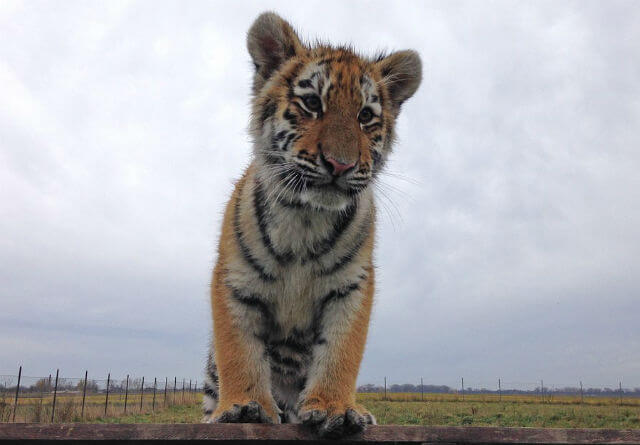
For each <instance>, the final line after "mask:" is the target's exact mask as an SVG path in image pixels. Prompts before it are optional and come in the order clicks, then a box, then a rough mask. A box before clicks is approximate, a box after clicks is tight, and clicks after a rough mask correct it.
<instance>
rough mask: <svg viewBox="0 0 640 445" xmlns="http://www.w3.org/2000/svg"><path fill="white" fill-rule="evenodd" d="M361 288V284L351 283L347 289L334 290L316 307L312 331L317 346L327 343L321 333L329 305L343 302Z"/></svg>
mask: <svg viewBox="0 0 640 445" xmlns="http://www.w3.org/2000/svg"><path fill="white" fill-rule="evenodd" d="M359 288H360V283H351V284H350V285H348V286H347V287H346V288H343V289H334V290H332V291H331V292H329V293H328V294H327V295H325V296H324V297H322V299H321V300H320V303H319V304H318V305H317V306H316V309H315V311H314V315H313V322H312V326H311V330H312V332H313V339H314V343H315V344H323V343H326V340H325V339H323V338H322V336H321V331H322V328H323V322H324V313H325V310H326V309H327V306H328V305H329V303H332V302H333V301H337V300H342V299H344V298H346V297H347V296H349V295H350V294H351V293H352V292H353V291H355V290H357V289H359Z"/></svg>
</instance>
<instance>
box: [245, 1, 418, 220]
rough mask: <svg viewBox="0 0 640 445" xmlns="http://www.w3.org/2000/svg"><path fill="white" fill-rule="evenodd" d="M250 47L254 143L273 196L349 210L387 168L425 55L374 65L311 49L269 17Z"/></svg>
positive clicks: (256, 28)
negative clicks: (397, 123) (396, 129)
mask: <svg viewBox="0 0 640 445" xmlns="http://www.w3.org/2000/svg"><path fill="white" fill-rule="evenodd" d="M247 46H248V49H249V53H250V54H251V58H252V60H253V64H254V66H255V75H254V82H253V93H254V100H253V114H252V120H251V133H252V136H253V138H254V143H255V156H256V158H257V160H258V163H259V164H258V165H259V166H260V167H259V169H260V175H261V177H262V178H263V179H264V180H266V181H269V182H270V185H271V186H272V187H273V188H274V190H273V193H272V194H271V195H272V196H277V197H278V199H282V200H285V201H288V202H290V203H298V204H307V205H310V206H312V207H315V208H319V209H329V210H342V209H344V208H345V207H346V206H348V205H349V203H350V202H351V201H352V200H353V199H354V197H356V196H357V195H359V194H360V193H362V192H363V191H364V190H366V189H367V187H368V186H369V184H370V183H371V181H372V179H374V178H375V176H376V174H377V173H378V172H379V171H380V169H381V168H382V167H383V165H384V163H385V159H386V157H387V155H388V153H389V152H390V150H391V145H392V143H393V139H394V124H395V120H396V118H397V116H398V113H399V112H400V106H401V105H402V103H403V102H404V101H405V100H407V99H408V98H410V97H411V96H412V95H413V94H414V93H415V91H416V89H417V88H418V85H419V84H420V80H421V77H422V66H421V62H420V58H419V56H418V54H417V53H416V52H414V51H400V52H396V53H393V54H390V55H388V56H386V57H385V56H381V57H378V58H375V59H368V58H364V57H361V56H359V55H357V54H356V53H355V52H353V51H352V50H351V49H349V48H333V47H330V46H325V45H317V46H308V45H305V44H303V43H302V42H301V41H300V39H299V38H298V36H297V35H296V33H295V31H294V30H293V28H292V27H291V25H289V23H287V22H286V21H285V20H283V19H282V18H280V17H279V16H278V15H276V14H274V13H270V12H267V13H264V14H262V15H260V16H259V17H258V19H257V20H256V21H255V23H254V24H253V26H252V27H251V29H250V30H249V33H248V37H247Z"/></svg>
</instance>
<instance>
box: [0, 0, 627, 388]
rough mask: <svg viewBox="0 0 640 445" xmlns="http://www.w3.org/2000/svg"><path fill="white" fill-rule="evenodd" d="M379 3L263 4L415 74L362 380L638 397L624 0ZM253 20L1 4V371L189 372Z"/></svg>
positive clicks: (240, 116)
mask: <svg viewBox="0 0 640 445" xmlns="http://www.w3.org/2000/svg"><path fill="white" fill-rule="evenodd" d="M380 5H381V3H380V4H378V3H376V2H347V3H345V2H317V3H313V2H312V3H310V4H308V6H306V7H305V8H300V7H299V5H297V4H293V3H287V2H275V3H273V4H271V5H270V8H271V9H274V10H276V11H278V12H280V13H281V14H282V15H283V16H285V17H288V18H289V19H290V20H291V21H292V23H294V24H295V25H296V26H297V27H298V29H300V30H301V32H302V35H303V36H304V37H307V38H314V37H315V36H318V37H320V38H323V39H325V40H329V41H332V42H343V43H344V42H346V43H352V44H353V45H354V46H355V47H356V48H359V49H361V50H362V51H363V52H365V53H369V54H371V53H374V52H376V51H377V50H380V49H388V50H395V49H403V48H415V49H417V50H418V51H419V52H420V53H421V55H422V57H423V62H424V65H425V80H424V83H423V85H422V87H421V89H420V90H419V91H418V93H417V95H416V96H415V97H414V98H413V99H412V100H410V101H409V102H408V103H407V104H406V105H405V106H404V109H403V114H402V116H401V118H400V121H399V123H398V133H399V144H398V146H397V147H396V149H395V153H394V154H393V160H392V162H391V163H390V167H389V170H390V171H389V174H388V175H386V176H385V177H384V178H383V181H382V184H381V186H380V187H381V191H382V192H384V194H385V195H387V196H386V197H385V196H383V195H382V194H381V195H380V196H379V198H380V199H379V201H380V204H381V206H380V207H381V209H380V218H379V220H380V224H379V233H378V249H377V254H376V257H377V264H378V267H379V273H378V278H379V285H378V292H377V302H376V306H375V313H374V318H373V321H372V328H371V336H370V340H369V343H368V349H367V353H366V355H365V360H364V363H363V368H362V373H361V378H360V381H361V382H376V383H380V382H381V381H382V378H383V376H385V375H387V376H390V378H391V379H392V381H393V382H396V383H398V382H404V381H413V382H416V381H418V380H419V378H420V377H421V376H423V377H424V378H425V381H429V382H433V383H443V384H449V385H453V386H455V385H457V382H458V379H459V377H460V376H465V380H466V381H468V382H470V383H471V384H473V383H474V382H475V383H477V384H478V385H480V384H484V385H490V384H494V383H495V382H494V380H496V379H497V378H498V377H501V378H503V379H504V380H507V381H521V382H537V381H538V379H540V378H544V379H545V382H551V383H559V384H561V383H567V384H575V383H576V382H577V381H578V380H580V379H582V380H583V381H585V384H591V385H593V386H596V385H609V386H613V385H615V383H616V382H617V381H619V380H622V381H623V384H624V385H625V386H630V387H631V386H639V385H640V380H638V378H639V377H638V376H640V357H639V356H638V354H637V351H638V350H640V348H638V346H640V345H638V339H639V338H640V328H639V327H638V326H639V325H638V323H636V322H635V318H637V317H636V315H637V314H638V313H640V300H638V298H637V293H638V289H640V279H639V278H638V277H640V270H639V267H638V261H637V259H638V258H639V254H640V232H639V230H638V227H640V205H639V204H640V179H639V178H640V177H639V176H638V174H637V172H638V167H640V152H639V151H638V149H637V147H638V146H640V136H639V133H638V128H640V92H639V91H638V84H637V79H638V78H639V77H640V51H638V49H639V48H638V43H637V42H640V30H638V27H637V26H636V24H637V23H638V20H639V19H640V7H638V6H636V5H635V4H633V3H628V2H606V3H603V2H561V3H558V2H535V3H532V2H518V3H513V2H498V3H494V4H492V7H491V8H487V7H486V5H480V4H476V3H473V2H456V3H452V2H430V3H423V2H408V1H407V2H395V3H393V5H389V4H388V3H386V4H385V7H384V8H382V7H380ZM262 8H263V6H262V5H261V4H258V3H254V2H243V3H241V4H238V6H235V7H233V8H232V7H230V6H227V5H226V4H224V5H223V4H222V3H220V4H217V3H210V2H191V3H189V5H187V6H185V5H183V4H181V3H178V2H153V3H151V2H131V3H128V2H123V3H117V2H104V3H83V2H70V3H66V4H65V6H64V7H56V8H53V7H52V6H51V5H48V4H46V3H43V4H38V3H21V2H16V3H11V2H6V3H3V6H0V32H1V33H2V35H3V36H10V38H7V39H3V41H2V42H0V96H2V98H3V100H2V101H1V102H0V234H1V235H0V305H1V311H2V315H0V326H1V327H0V330H1V332H2V333H3V335H1V337H3V338H4V340H2V343H1V344H0V346H2V347H0V351H1V352H0V374H7V373H13V372H14V368H16V367H17V365H18V363H24V364H25V366H26V367H28V368H30V371H29V372H30V373H31V375H33V374H38V373H40V374H48V373H49V372H50V369H51V367H54V366H60V367H62V368H63V369H65V370H67V369H68V370H69V372H70V373H76V374H80V373H81V371H82V370H83V369H84V368H85V367H91V368H92V369H99V370H105V371H104V372H105V373H106V370H108V369H110V370H112V372H115V373H120V374H126V373H127V372H134V371H135V372H145V373H149V374H153V373H155V374H158V375H162V374H164V373H167V372H168V373H180V374H182V375H185V376H194V377H195V376H198V375H200V373H201V368H202V365H203V357H204V355H205V350H206V343H207V341H208V337H209V331H210V321H209V303H208V300H207V293H208V286H209V279H210V269H211V266H212V264H213V261H214V258H215V244H216V238H217V232H218V230H219V225H220V220H221V213H222V209H223V207H224V204H225V201H226V199H227V198H228V196H229V194H230V192H231V190H232V187H233V180H234V179H235V178H237V177H238V176H239V174H240V172H241V171H242V168H243V167H244V166H245V165H246V163H247V162H248V159H249V152H250V150H249V140H248V136H247V134H246V126H247V119H248V102H249V86H250V77H251V73H250V69H251V67H250V64H249V59H248V55H247V54H246V50H245V46H244V37H245V33H246V30H247V28H248V26H249V25H250V23H251V21H252V20H253V18H254V17H255V16H256V15H257V14H258V13H259V12H261V10H262ZM383 11H384V12H383ZM60 345H64V347H60ZM141 349H143V350H144V351H145V354H144V356H143V357H139V356H136V354H135V352H134V351H137V350H141Z"/></svg>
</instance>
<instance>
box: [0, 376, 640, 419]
mask: <svg viewBox="0 0 640 445" xmlns="http://www.w3.org/2000/svg"><path fill="white" fill-rule="evenodd" d="M358 392H359V393H361V394H360V395H359V398H360V400H367V399H369V400H382V401H425V402H428V401H432V402H437V401H447V402H464V401H481V402H517V403H552V404H553V403H570V404H578V403H579V404H589V405H599V404H607V405H612V404H617V405H620V406H640V388H623V386H622V382H618V385H611V386H610V387H601V386H597V387H596V386H589V385H584V384H583V382H577V384H574V385H571V384H549V383H547V384H545V382H544V380H540V381H539V382H518V381H504V380H502V379H496V381H495V383H493V385H492V384H490V383H487V382H484V383H482V382H472V381H468V380H465V379H464V378H461V379H460V385H459V387H457V388H454V387H450V386H446V385H431V384H424V382H423V379H421V381H420V382H419V383H416V384H411V383H401V384H400V383H391V381H390V379H388V378H387V377H385V378H384V380H383V382H381V384H379V385H372V384H368V385H361V386H359V387H358ZM201 400H202V387H201V386H200V387H199V386H198V381H197V380H194V379H186V378H178V377H176V376H174V377H162V378H157V377H153V378H149V377H145V376H134V375H127V376H125V377H124V378H115V377H113V376H111V374H107V376H106V378H98V379H96V378H92V376H90V375H89V373H88V372H87V371H86V372H85V375H84V377H71V378H70V377H63V376H62V375H61V374H60V372H59V371H56V373H55V374H50V375H48V376H40V377H31V376H27V375H23V373H22V367H20V369H19V370H18V374H17V375H0V422H5V423H6V422H40V423H66V422H91V421H101V420H103V419H113V418H115V419H117V418H121V417H126V416H138V415H145V414H153V415H155V413H158V412H160V411H164V410H166V409H167V408H170V407H173V406H194V405H197V404H199V403H200V401H201Z"/></svg>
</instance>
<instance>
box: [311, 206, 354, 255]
mask: <svg viewBox="0 0 640 445" xmlns="http://www.w3.org/2000/svg"><path fill="white" fill-rule="evenodd" d="M357 209H358V206H357V205H356V204H355V203H352V204H351V205H350V206H349V207H347V209H346V211H345V212H344V213H342V214H341V215H340V217H339V218H338V220H337V221H336V222H335V223H334V225H333V230H332V231H331V233H330V234H329V236H328V237H326V238H325V239H322V240H320V241H317V242H315V243H314V244H313V247H312V248H311V251H310V252H309V254H308V255H307V260H315V259H318V258H319V257H321V256H322V255H325V254H327V253H329V252H330V251H331V250H332V249H333V248H334V247H335V245H336V242H337V241H338V239H339V238H340V237H341V236H342V234H343V233H344V232H345V230H347V228H348V227H349V225H351V222H352V221H353V219H354V217H355V216H356V210H357Z"/></svg>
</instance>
